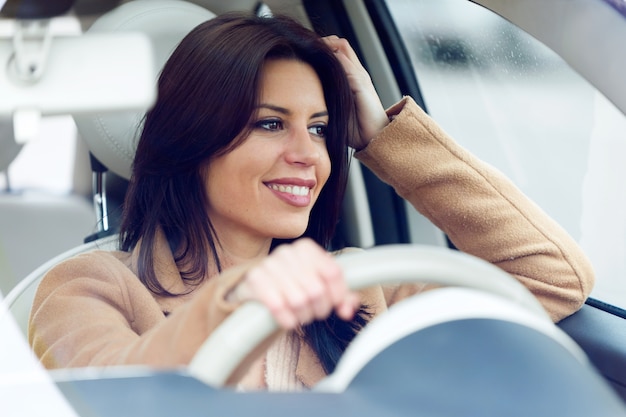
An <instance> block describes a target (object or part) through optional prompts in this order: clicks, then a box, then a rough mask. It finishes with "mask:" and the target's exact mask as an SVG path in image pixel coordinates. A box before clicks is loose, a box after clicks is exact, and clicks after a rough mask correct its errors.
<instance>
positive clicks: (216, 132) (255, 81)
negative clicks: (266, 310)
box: [120, 13, 356, 366]
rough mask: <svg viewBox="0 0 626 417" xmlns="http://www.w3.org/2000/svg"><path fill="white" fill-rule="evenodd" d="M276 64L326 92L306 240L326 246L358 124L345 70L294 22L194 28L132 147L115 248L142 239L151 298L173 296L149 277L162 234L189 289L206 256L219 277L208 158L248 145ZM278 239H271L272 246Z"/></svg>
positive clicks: (264, 20) (217, 22) (235, 21)
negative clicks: (322, 176)
mask: <svg viewBox="0 0 626 417" xmlns="http://www.w3.org/2000/svg"><path fill="white" fill-rule="evenodd" d="M277 58H284V59H296V60H299V61H302V62H305V63H307V64H308V65H310V66H311V67H312V68H313V69H314V70H315V72H316V73H317V75H318V77H319V79H320V81H321V84H322V88H323V91H324V97H325V100H326V105H327V109H328V113H329V122H328V127H327V132H326V141H327V142H326V143H327V149H328V153H329V155H330V160H331V174H330V178H329V179H328V181H327V183H326V185H325V187H324V188H323V190H322V192H321V194H320V196H319V198H318V200H317V202H316V204H315V206H314V207H313V209H312V212H311V216H310V221H309V225H308V227H307V229H306V231H305V232H304V234H303V236H307V237H310V238H312V239H313V240H315V241H316V242H317V243H319V244H320V245H322V246H324V247H328V245H329V243H330V240H331V238H332V236H333V234H334V231H335V226H336V224H337V222H338V219H339V215H340V209H341V203H342V200H343V194H344V191H345V185H346V181H347V173H348V161H349V154H348V146H347V141H348V137H349V136H350V135H351V134H353V133H354V126H355V121H356V118H355V111H354V108H355V107H354V102H353V98H352V93H351V91H350V88H349V84H348V81H347V78H346V76H345V73H344V71H343V69H342V67H341V65H340V63H339V62H338V60H337V59H336V57H335V56H334V54H333V52H332V51H331V50H330V49H329V48H328V47H327V45H326V44H325V43H324V42H323V41H322V40H321V39H320V37H319V36H318V35H317V34H315V33H314V32H312V31H310V30H308V29H306V28H304V27H303V26H302V25H300V24H299V23H297V22H296V21H294V20H292V19H290V18H287V17H284V16H276V17H257V16H251V15H247V14H245V15H244V14H240V13H230V14H225V15H221V16H219V17H216V18H214V19H212V20H209V21H207V22H204V23H202V24H200V25H199V26H197V27H196V28H195V29H193V30H192V31H191V32H190V33H189V34H188V35H187V36H186V37H185V38H184V39H183V40H182V41H181V42H180V44H179V45H178V47H177V48H176V49H175V50H174V52H173V53H172V55H171V57H170V58H169V60H168V61H167V63H166V64H165V66H164V68H163V70H162V72H161V74H160V77H159V82H158V99H157V102H156V104H155V106H154V107H153V108H152V109H151V110H150V111H149V112H148V113H147V115H146V117H145V119H144V127H143V131H142V134H141V136H140V139H139V143H138V146H137V152H136V155H135V160H134V163H133V171H132V177H131V181H130V186H129V190H128V192H127V196H126V200H125V205H124V214H123V220H122V225H121V229H120V248H121V249H122V250H124V251H131V250H133V249H134V248H135V246H136V245H137V244H138V243H139V242H140V241H141V245H140V248H139V265H138V268H139V279H140V280H141V281H142V282H143V283H144V285H146V287H147V288H149V289H150V291H152V292H153V293H155V294H159V295H164V296H175V295H177V294H171V293H169V292H168V291H167V290H166V289H164V288H163V287H162V285H161V284H160V283H159V281H158V279H157V277H156V274H155V270H154V259H153V256H154V253H153V247H154V242H155V237H156V231H157V229H159V228H160V229H161V230H162V231H163V232H164V234H165V236H166V238H167V241H168V243H169V245H170V248H171V249H172V253H173V254H174V256H175V260H176V263H177V265H178V267H179V269H180V271H181V276H182V278H183V279H184V280H185V281H186V282H187V283H190V284H198V283H200V282H201V280H202V279H203V278H204V277H205V276H206V273H207V265H208V263H209V262H208V261H209V259H207V256H209V255H207V254H211V255H210V256H211V257H212V260H213V262H215V265H216V266H217V269H218V270H221V265H220V260H219V258H218V255H217V251H216V245H218V244H219V242H218V241H217V236H215V233H214V231H213V228H212V225H211V220H210V218H209V216H208V214H207V212H206V206H207V205H206V198H207V197H206V195H205V191H204V182H203V175H202V172H203V169H204V168H205V167H206V166H207V164H208V163H210V160H211V158H213V157H215V156H217V155H221V154H224V153H227V152H228V151H229V150H231V149H233V148H234V147H236V146H237V145H238V144H239V143H240V142H241V140H243V139H239V140H238V139H237V138H244V139H245V137H246V134H245V132H246V131H247V129H249V125H250V121H251V118H252V117H253V115H254V111H255V106H256V105H257V101H258V96H259V90H260V74H261V69H262V67H263V64H264V62H266V61H267V60H268V59H277ZM242 132H243V133H244V134H242ZM282 242H285V240H280V241H278V240H276V239H275V241H274V242H273V245H272V247H275V246H276V245H278V244H279V243H282ZM350 339H351V337H350ZM344 347H345V346H344ZM341 350H343V348H341ZM333 366H334V365H333Z"/></svg>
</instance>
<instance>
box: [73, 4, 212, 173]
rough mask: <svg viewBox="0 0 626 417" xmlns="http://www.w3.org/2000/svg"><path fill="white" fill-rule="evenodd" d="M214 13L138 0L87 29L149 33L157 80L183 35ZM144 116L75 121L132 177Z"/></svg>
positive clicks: (94, 148)
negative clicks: (132, 167) (132, 165)
mask: <svg viewBox="0 0 626 417" xmlns="http://www.w3.org/2000/svg"><path fill="white" fill-rule="evenodd" d="M213 17H215V14H214V13H212V12H210V11H209V10H207V9H205V8H203V7H200V6H198V5H195V4H192V3H188V2H186V1H182V0H134V1H131V2H128V3H124V4H122V5H121V6H119V7H117V8H116V9H114V10H112V11H110V12H108V13H106V14H104V15H103V16H101V17H100V18H99V19H98V20H96V21H95V22H94V24H93V25H92V26H91V27H90V28H89V29H88V30H87V32H86V33H93V32H122V31H140V32H143V33H145V34H146V35H147V36H148V37H149V38H150V40H151V42H152V44H153V49H154V63H155V75H154V77H155V84H156V80H157V77H158V73H159V72H160V71H161V68H163V65H164V64H165V61H167V59H168V58H169V56H170V54H171V53H172V52H173V50H174V48H175V47H176V46H177V45H178V43H179V42H180V41H181V40H182V38H183V37H184V36H185V35H186V34H187V33H189V32H190V31H191V30H192V29H193V28H194V27H196V26H197V25H199V24H200V23H202V22H204V21H206V20H209V19H212V18H213ZM94 82H98V80H94ZM142 117H143V114H141V113H136V112H135V113H134V112H115V113H106V114H104V113H103V114H85V115H78V114H76V115H74V121H75V122H76V126H77V129H78V133H79V134H80V135H81V137H82V138H83V140H84V141H85V142H86V143H87V146H88V147H89V150H90V151H91V153H92V154H93V155H94V156H95V157H96V159H98V160H99V161H100V162H101V163H102V164H103V165H104V166H106V167H107V168H108V169H110V170H111V171H113V172H114V173H116V174H117V175H119V176H121V177H124V178H126V179H129V178H130V173H131V164H132V162H133V158H134V155H135V149H136V147H137V140H138V137H139V132H140V122H141V118H142Z"/></svg>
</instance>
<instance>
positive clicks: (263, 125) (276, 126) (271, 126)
mask: <svg viewBox="0 0 626 417" xmlns="http://www.w3.org/2000/svg"><path fill="white" fill-rule="evenodd" d="M254 127H255V129H263V130H269V131H276V130H282V129H283V122H281V121H280V120H275V119H269V120H259V121H258V122H256V123H255V124H254Z"/></svg>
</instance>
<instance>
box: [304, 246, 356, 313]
mask: <svg viewBox="0 0 626 417" xmlns="http://www.w3.org/2000/svg"><path fill="white" fill-rule="evenodd" d="M305 243H306V242H305ZM312 249H316V250H314V251H313V250H311V251H310V252H308V254H307V256H308V258H309V259H310V261H312V262H313V265H315V266H316V268H317V274H318V276H319V278H320V280H321V284H322V285H323V286H324V288H325V294H324V299H325V300H326V302H325V304H324V318H325V317H327V315H328V314H330V311H331V310H332V309H333V308H334V309H335V310H336V312H337V313H338V314H339V315H340V316H342V317H346V318H348V319H349V318H351V317H352V316H353V314H354V311H355V310H356V306H358V305H360V303H358V297H357V296H356V294H355V293H354V292H352V291H351V290H350V289H349V288H348V285H347V282H346V280H345V276H344V274H343V270H342V269H341V267H340V266H339V264H338V263H337V261H336V259H335V257H334V256H332V255H331V254H329V253H328V252H326V251H325V250H323V249H322V248H320V247H319V246H316V248H312ZM318 318H319V317H318Z"/></svg>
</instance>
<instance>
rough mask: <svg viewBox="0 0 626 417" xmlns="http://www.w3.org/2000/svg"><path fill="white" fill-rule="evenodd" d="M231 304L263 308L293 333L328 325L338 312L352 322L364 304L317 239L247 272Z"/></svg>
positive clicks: (285, 249) (282, 248)
mask: <svg viewBox="0 0 626 417" xmlns="http://www.w3.org/2000/svg"><path fill="white" fill-rule="evenodd" d="M228 300H229V301H232V302H244V301H249V300H256V301H259V302H261V303H263V304H264V305H265V306H266V307H267V308H268V309H269V310H270V312H271V313H272V315H273V316H274V318H275V319H276V321H277V322H278V324H279V326H280V327H282V328H284V329H287V330H291V329H295V328H297V327H298V326H301V325H305V324H308V323H310V322H312V321H313V320H323V319H325V318H327V317H328V316H329V315H330V314H331V312H332V311H333V310H334V311H335V312H336V313H337V315H338V316H339V317H340V318H342V319H344V320H350V319H352V317H353V316H354V314H355V312H356V310H357V309H358V307H359V305H360V301H359V299H358V296H357V295H356V293H354V292H353V291H351V290H350V289H349V288H348V286H347V284H346V281H345V279H344V275H343V271H342V270H341V268H340V267H339V265H338V264H337V262H336V261H335V259H334V257H333V256H332V255H331V254H329V253H328V252H327V251H325V250H324V249H323V248H321V247H320V246H319V245H317V244H316V243H315V242H313V241H312V240H311V239H299V240H297V241H295V242H294V243H291V244H287V245H282V246H279V247H278V248H276V249H275V250H274V251H273V252H272V253H271V254H270V255H269V256H268V257H266V258H265V259H264V260H263V261H261V262H260V263H259V264H258V265H256V266H255V267H253V268H251V269H250V270H249V271H248V272H247V273H246V275H245V277H244V279H243V281H242V282H240V283H239V285H237V287H235V288H234V289H233V291H231V293H230V294H229V295H228Z"/></svg>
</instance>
